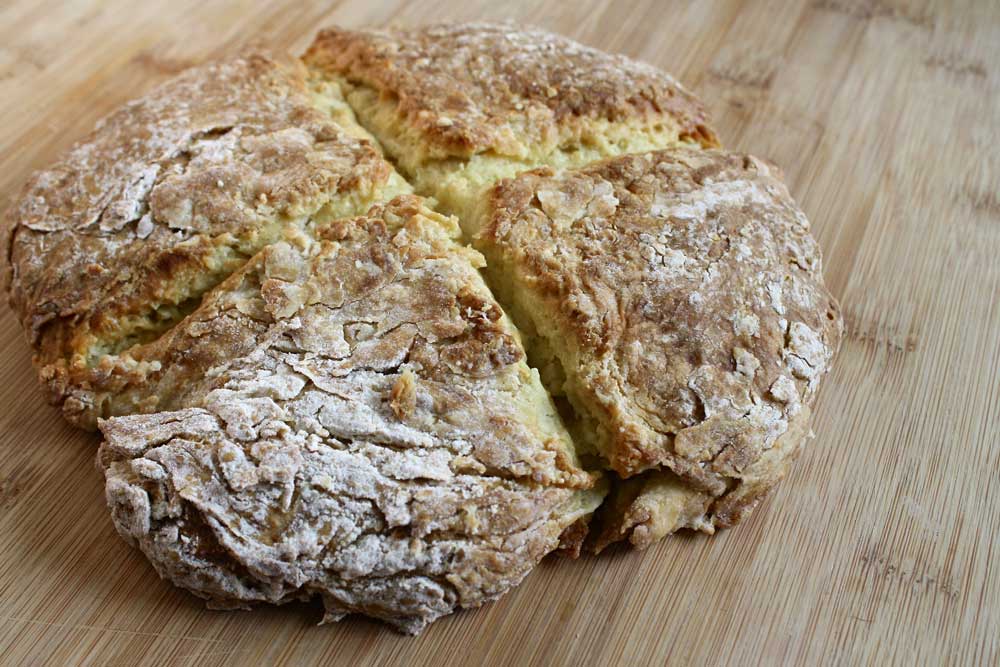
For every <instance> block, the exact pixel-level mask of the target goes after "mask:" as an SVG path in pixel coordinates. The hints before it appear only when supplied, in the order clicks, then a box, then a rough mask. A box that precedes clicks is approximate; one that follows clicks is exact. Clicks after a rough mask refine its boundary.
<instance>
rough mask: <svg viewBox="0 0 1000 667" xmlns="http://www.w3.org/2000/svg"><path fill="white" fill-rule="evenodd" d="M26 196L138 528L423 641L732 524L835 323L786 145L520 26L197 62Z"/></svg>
mask: <svg viewBox="0 0 1000 667" xmlns="http://www.w3.org/2000/svg"><path fill="white" fill-rule="evenodd" d="M397 169H398V171H397ZM449 216H456V217H449ZM10 218H11V222H12V224H11V225H10V227H9V229H8V243H7V255H8V267H9V268H8V271H7V279H8V288H9V294H10V303H11V306H12V308H13V310H14V311H15V313H16V314H17V315H18V317H19V318H20V320H21V323H22V326H23V327H24V330H25V332H26V335H27V338H28V341H29V343H30V344H31V345H32V347H33V349H34V363H35V365H36V367H37V369H38V373H39V377H40V378H41V380H42V382H43V384H44V385H45V387H46V388H47V391H48V394H49V397H50V400H51V401H52V402H53V403H54V404H56V405H58V406H59V407H60V408H61V409H62V411H63V414H64V415H65V416H66V418H67V419H69V421H71V422H72V423H74V424H76V425H78V426H81V427H83V428H90V429H93V428H95V427H99V428H100V429H101V431H102V432H103V434H104V437H105V441H104V443H103V444H102V445H101V447H100V453H99V457H98V460H99V464H100V467H101V469H102V470H103V471H104V474H105V478H106V490H107V501H108V504H109V507H110V509H111V513H112V517H113V520H114V523H115V526H116V527H117V529H118V531H119V533H121V535H122V536H123V537H124V538H125V539H127V540H128V541H129V542H130V543H132V544H134V545H136V546H137V547H138V548H140V549H141V550H142V551H143V552H144V553H145V554H146V555H147V557H148V558H149V559H150V561H151V562H152V563H153V565H154V566H155V567H156V569H157V571H158V572H159V573H160V574H161V576H163V577H165V578H168V579H170V580H171V581H173V582H174V583H176V584H177V585H179V586H183V587H184V588H186V589H188V590H190V591H192V592H194V593H195V594H196V595H199V596H201V597H203V598H205V599H206V600H208V602H209V604H211V605H213V606H217V607H246V606H250V605H252V604H254V603H258V602H272V603H281V602H284V601H287V600H291V599H300V598H309V597H312V596H320V597H322V599H323V601H324V603H325V605H326V609H327V618H328V619H339V618H340V617H342V616H343V615H345V614H349V613H363V614H367V615H369V616H373V617H376V618H380V619H382V620H385V621H386V622H388V623H391V624H393V625H394V626H396V627H398V628H400V629H401V630H403V631H406V632H418V631H420V630H421V629H422V628H423V627H424V626H425V625H426V624H427V623H429V622H431V621H433V620H434V619H435V618H438V617H439V616H441V615H443V614H447V613H449V612H451V611H453V610H455V609H457V608H460V607H470V606H476V605H479V604H481V603H482V602H484V601H486V600H490V599H494V598H496V597H498V596H499V595H502V594H503V593H504V592H505V591H507V590H509V589H510V588H511V587H512V586H514V585H516V584H517V583H518V582H519V581H520V580H521V579H522V578H523V577H524V576H525V575H526V574H527V573H528V572H529V571H530V570H531V568H532V567H533V566H534V565H535V564H536V563H538V561H539V560H540V559H541V558H542V557H544V556H545V555H546V554H547V553H549V552H551V551H552V550H554V549H556V548H558V547H561V548H562V550H563V551H564V552H568V553H570V554H575V553H579V551H580V550H581V549H583V548H588V549H592V550H600V549H602V548H603V547H604V546H606V545H607V544H610V543H612V542H616V541H619V540H629V541H631V542H632V543H633V544H635V545H637V546H646V545H648V544H650V543H651V542H653V541H654V540H656V539H658V538H660V537H663V536H664V535H667V534H669V533H671V532H673V531H675V530H677V529H680V528H694V529H698V530H702V531H705V532H713V531H714V530H715V529H716V528H717V527H723V526H729V525H732V524H734V523H736V522H738V521H739V520H740V519H741V518H742V517H743V516H745V515H746V514H747V513H748V512H749V511H750V510H751V509H752V508H753V507H754V505H756V504H757V502H758V501H759V500H760V499H761V498H763V497H764V496H765V495H766V494H767V493H768V492H769V491H770V490H771V489H773V488H774V486H775V484H776V483H777V482H778V481H779V480H780V479H781V478H782V477H783V476H784V474H785V473H786V471H787V469H788V466H789V464H790V463H791V461H792V460H793V459H794V457H795V456H796V454H797V453H798V451H799V450H800V448H801V446H802V444H803V442H804V441H805V440H806V439H807V437H808V436H809V434H810V428H809V421H810V408H811V406H812V402H813V400H814V397H815V395H816V390H817V387H818V384H819V381H820V378H821V377H822V375H823V374H824V373H825V372H826V371H827V370H828V368H829V366H830V363H831V360H832V358H833V355H834V354H835V352H836V349H837V346H838V344H839V338H840V332H841V326H842V325H841V321H840V315H839V312H838V308H837V305H836V302H835V301H834V300H833V298H832V297H831V296H830V294H829V293H828V292H827V291H826V289H825V288H824V286H823V282H822V275H821V268H820V257H819V249H818V248H817V246H816V243H815V242H814V241H813V240H812V238H811V236H810V234H809V227H808V222H807V221H806V219H805V217H804V216H803V214H802V212H801V211H800V210H799V209H798V208H797V207H796V205H795V204H794V202H793V201H792V200H791V198H790V196H789V194H788V192H787V190H786V189H785V187H784V185H782V184H781V182H780V175H779V174H778V171H777V169H776V168H775V167H774V166H772V165H769V164H768V163H767V162H765V161H763V160H759V159H757V158H754V157H751V156H746V155H740V154H733V153H728V152H725V151H723V150H721V149H720V148H719V142H718V140H717V138H716V135H715V132H714V131H713V130H712V129H711V125H710V122H709V120H708V117H707V113H706V112H705V110H704V107H703V106H702V105H701V103H700V102H699V101H698V100H697V99H696V98H695V97H694V96H693V95H692V94H691V93H690V92H688V91H687V90H685V89H684V88H683V87H682V86H681V85H680V84H679V83H678V82H677V81H675V80H674V79H673V78H672V77H670V76H669V75H667V74H665V73H663V72H661V71H659V70H657V69H655V68H653V67H650V66H649V65H645V64H641V63H637V62H635V61H632V60H629V59H627V58H624V57H622V56H614V55H609V54H605V53H602V52H600V51H596V50H594V49H590V48H587V47H584V46H582V45H580V44H577V43H575V42H572V41H570V40H567V39H565V38H562V37H558V36H555V35H551V34H549V33H545V32H542V31H538V30H527V29H519V28H514V27H512V26H510V25H503V24H447V25H438V26H430V27H424V28H418V29H411V30H391V31H351V30H343V29H330V30H325V31H323V32H321V33H320V35H319V36H318V37H317V39H316V41H315V43H314V44H313V45H312V46H311V47H310V48H309V49H308V51H307V52H306V54H305V55H304V56H302V58H301V59H295V58H291V57H277V56H271V55H267V54H260V53H253V54H247V55H244V56H241V57H237V58H234V59H231V60H227V61H223V62H217V63H212V64H208V65H205V66H202V67H198V68H194V69H191V70H189V71H187V72H185V73H183V74H181V75H180V76H179V77H177V78H176V79H174V80H173V81H171V82H168V83H167V84H165V85H163V86H161V87H160V88H158V89H156V90H154V91H153V92H151V93H149V94H148V95H146V96H145V97H144V98H142V99H140V100H138V101H136V102H133V103H131V104H128V105H126V106H125V107H123V108H122V109H120V110H119V111H117V112H115V113H113V114H112V115H110V116H109V117H108V118H106V119H105V120H104V121H103V122H102V123H101V124H100V125H99V126H98V127H97V129H96V130H95V131H94V132H93V133H92V134H91V135H90V136H89V137H88V138H86V139H85V140H84V141H82V142H81V143H79V144H77V145H76V146H75V147H74V148H73V149H72V150H70V151H69V152H68V153H67V154H66V155H65V156H64V157H63V158H62V159H61V160H60V161H59V162H57V163H56V164H55V165H54V166H52V167H50V168H49V169H46V170H43V171H41V172H39V173H37V174H36V175H35V176H34V177H33V178H32V179H31V180H30V181H29V183H28V185H27V186H26V187H25V190H24V192H23V195H22V196H21V198H20V200H19V201H18V202H17V203H15V205H14V207H13V209H12V211H11V214H10ZM474 248H475V249H474ZM481 252H482V253H484V254H485V259H484V254H480V253H481ZM480 269H483V270H484V271H482V272H481V271H480ZM484 277H485V280H484ZM491 290H492V291H491ZM494 295H496V296H494ZM508 317H509V318H510V319H508ZM515 325H516V327H517V328H515Z"/></svg>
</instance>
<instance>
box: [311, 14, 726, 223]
mask: <svg viewBox="0 0 1000 667" xmlns="http://www.w3.org/2000/svg"><path fill="white" fill-rule="evenodd" d="M303 59H304V61H305V62H306V64H307V65H308V66H309V67H310V69H311V70H312V71H313V72H315V73H316V74H317V76H320V77H328V78H333V79H335V80H337V81H339V82H340V83H341V85H342V86H343V87H344V89H345V91H346V96H347V99H348V100H349V101H350V103H351V105H352V106H353V107H354V109H355V110H356V112H357V114H358V119H359V121H360V122H361V123H362V124H363V125H364V126H365V127H366V128H367V129H368V130H369V131H371V132H372V133H373V134H374V135H375V136H376V137H377V138H378V140H379V141H380V142H381V144H382V145H383V147H384V148H385V150H386V152H387V154H388V155H390V156H391V157H392V158H393V160H394V161H395V162H396V164H397V165H398V166H399V168H400V169H401V171H402V172H403V174H404V175H405V176H406V177H407V178H409V179H410V181H411V182H412V183H413V185H414V187H415V188H416V190H417V192H419V193H420V194H424V195H428V196H433V197H435V198H436V199H437V200H438V202H439V204H440V205H441V206H443V207H444V210H446V211H447V212H451V213H455V214H457V215H459V216H460V217H461V218H462V224H463V225H465V224H466V222H467V221H469V220H471V217H470V216H469V215H468V213H469V212H470V211H471V208H472V206H473V202H474V201H475V200H476V199H477V198H478V197H479V195H480V193H481V191H482V189H483V188H484V187H487V186H489V185H492V183H493V182H494V181H496V180H498V179H500V178H502V177H507V176H513V175H514V174H516V173H518V172H520V171H523V170H525V169H528V168H532V167H537V166H541V165H552V166H556V167H566V166H579V165H582V164H586V163H588V162H591V161H593V160H596V159H600V158H603V157H608V156H612V155H619V154H622V153H629V152H639V151H644V150H651V149H655V148H663V147H665V146H669V145H673V144H677V143H692V144H696V145H701V146H706V147H708V146H716V145H718V141H717V139H716V137H715V133H714V132H713V130H712V129H711V128H710V127H709V120H708V115H707V113H706V111H705V109H704V107H703V106H702V104H701V102H700V101H699V100H698V99H697V98H696V97H695V96H694V95H692V94H691V93H690V92H688V91H687V90H685V89H684V88H683V87H682V86H681V85H680V84H679V83H678V82H677V81H676V80H675V79H674V78H673V77H671V76H670V75H669V74H667V73H665V72H663V71H661V70H659V69H656V68H654V67H651V66H649V65H646V64H644V63H640V62H637V61H634V60H631V59H629V58H626V57H624V56H621V55H612V54H608V53H604V52H602V51H598V50H597V49H592V48H589V47H586V46H584V45H582V44H579V43H577V42H574V41H572V40H570V39H567V38H565V37H561V36H558V35H554V34H552V33H549V32H546V31H543V30H537V29H531V28H523V27H515V26H513V25H511V24H503V23H446V24H440V25H432V26H425V27H421V28H416V29H412V30H364V31H355V30H344V29H340V28H332V29H329V30H324V31H322V32H321V33H320V34H319V36H318V37H317V38H316V40H315V42H314V43H313V45H312V46H311V47H310V48H309V50H308V51H307V53H306V54H305V56H304V57H303ZM474 231H475V230H471V229H466V232H467V233H468V234H472V233H473V232H474Z"/></svg>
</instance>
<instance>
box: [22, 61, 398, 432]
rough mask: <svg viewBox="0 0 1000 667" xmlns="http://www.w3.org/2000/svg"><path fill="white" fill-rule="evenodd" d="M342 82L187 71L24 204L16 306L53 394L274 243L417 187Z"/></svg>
mask: <svg viewBox="0 0 1000 667" xmlns="http://www.w3.org/2000/svg"><path fill="white" fill-rule="evenodd" d="M365 136H367V133H366V132H365V131H364V130H363V129H362V128H361V127H360V126H358V125H357V124H356V123H355V121H354V120H353V114H352V113H351V111H350V109H349V107H347V105H346V103H345V102H344V101H343V99H342V98H341V97H340V96H339V91H338V90H337V89H336V87H335V86H325V87H322V88H311V87H309V86H308V85H307V80H306V72H305V69H304V68H303V67H302V66H301V65H300V64H298V63H296V62H295V61H292V60H290V59H280V58H276V57H272V56H269V55H264V54H252V55H247V56H243V57H239V58H235V59H232V60H228V61H223V62H216V63H211V64H207V65H204V66H202V67H196V68H193V69H190V70H188V71H186V72H184V73H183V74H181V75H180V76H178V77H177V78H175V79H173V80H171V81H170V82H168V83H166V84H164V85H163V86H161V87H160V88H157V89H156V90H154V91H153V92H151V93H150V94H148V95H146V96H145V97H143V98H140V99H138V100H136V101H134V102H132V103H130V104H127V105H125V106H124V107H122V108H121V109H119V110H118V111H116V112H114V113H113V114H111V115H110V116H108V117H107V118H105V119H104V120H103V121H102V122H101V124H100V125H99V126H98V128H97V129H96V130H95V131H94V132H93V133H92V134H91V135H90V136H89V137H87V138H86V139H84V140H83V141H81V142H80V143H79V144H77V145H76V146H75V147H74V148H73V149H72V150H71V151H69V153H68V154H67V155H66V156H65V157H64V158H63V159H62V160H60V161H59V162H58V163H56V164H55V165H53V166H52V167H50V168H48V169H45V170H43V171H40V172H38V173H37V174H35V175H34V177H33V178H32V179H31V181H30V182H29V183H28V184H27V186H26V187H25V190H24V192H23V195H22V197H21V199H20V201H19V202H18V203H17V204H16V205H15V207H14V208H13V209H12V211H11V215H10V217H11V219H12V223H13V224H12V227H11V229H10V232H9V238H8V247H7V252H8V260H9V261H8V265H9V269H8V271H9V273H8V284H9V286H10V302H11V306H12V308H13V309H14V311H15V312H16V313H17V314H18V316H19V317H20V319H21V323H22V325H23V327H24V329H25V331H26V333H27V335H28V338H29V341H30V342H31V344H32V346H33V347H34V349H35V352H36V355H35V363H36V366H37V367H38V370H39V374H40V375H41V377H42V379H43V381H44V382H45V383H46V385H47V387H48V389H49V392H50V397H51V400H52V401H53V402H54V403H56V404H58V405H61V406H62V408H63V411H64V414H65V415H66V417H67V418H68V419H69V420H70V421H72V422H74V423H76V424H78V425H80V426H84V427H88V428H93V427H94V426H95V424H96V421H95V420H96V418H97V417H100V416H102V415H106V414H107V413H106V412H105V408H104V406H102V405H99V404H92V403H86V402H80V401H79V400H78V399H77V398H74V397H73V396H74V394H79V393H80V392H79V391H77V390H79V389H81V388H83V389H86V388H88V387H93V386H95V385H99V384H101V383H102V382H104V381H105V380H106V378H105V375H106V369H107V368H111V367H117V366H118V365H120V361H121V360H120V359H119V358H118V356H119V354H120V353H121V352H123V351H125V350H127V349H129V348H131V347H133V346H134V345H136V344H141V343H144V342H147V341H150V340H155V339H156V338H157V337H158V336H159V335H160V334H162V333H163V332H164V331H167V330H169V329H170V327H171V326H172V325H173V324H175V323H176V322H177V321H179V320H180V319H181V318H183V317H184V316H185V315H186V314H188V313H189V312H190V311H191V310H192V309H194V308H195V307H197V305H198V301H199V299H200V297H201V295H202V294H203V293H204V292H205V291H206V290H208V289H210V288H211V287H213V286H214V285H216V284H218V283H219V282H220V281H222V280H223V279H224V278H225V277H226V276H228V275H229V274H230V273H232V272H233V271H234V270H235V269H237V268H238V267H239V266H241V265H242V264H243V263H244V262H246V261H247V259H249V258H250V257H251V256H252V255H253V254H254V253H256V252H257V251H258V250H260V249H261V248H263V247H265V246H267V245H269V244H272V243H275V242H278V241H280V240H281V239H283V238H286V237H288V236H295V235H298V234H302V233H309V230H310V229H311V228H312V227H313V226H314V225H315V224H316V223H317V222H322V221H325V220H330V219H334V218H338V217H342V216H349V215H358V214H361V213H364V212H365V211H366V210H367V209H368V208H369V207H370V206H371V205H372V204H373V203H375V202H377V201H385V200H387V199H390V198H391V197H392V196H394V195H396V194H399V193H403V192H409V191H410V187H409V186H408V185H407V184H406V183H405V182H404V181H403V180H402V179H401V178H400V177H399V176H398V175H397V174H396V173H395V172H394V170H393V168H392V166H391V165H390V164H389V163H387V162H386V161H385V160H384V159H383V158H382V156H381V154H380V152H379V150H378V148H377V147H376V146H375V145H374V144H373V143H372V141H370V140H369V139H365V138H364V137H365Z"/></svg>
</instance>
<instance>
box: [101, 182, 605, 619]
mask: <svg viewBox="0 0 1000 667" xmlns="http://www.w3.org/2000/svg"><path fill="white" fill-rule="evenodd" d="M457 233H458V228H457V225H456V224H455V223H454V222H453V221H450V220H448V219H445V218H442V217H441V216H439V215H438V214H435V213H433V212H431V211H429V210H427V209H426V208H424V207H423V205H422V203H421V201H420V200H419V199H418V198H416V197H413V196H403V197H399V198H397V199H394V200H393V201H392V202H391V203H390V204H388V205H386V206H376V207H374V208H373V209H372V210H371V211H370V212H369V214H368V215H367V216H364V217H361V218H358V219H355V220H342V221H338V222H335V223H333V224H331V225H328V226H325V227H321V228H319V229H318V230H317V234H316V236H317V240H309V239H302V241H301V243H300V244H297V245H296V244H290V243H284V242H281V243H277V244H274V245H271V246H269V247H268V248H266V249H265V250H263V251H261V252H260V253H259V254H258V255H256V256H255V257H254V258H253V259H251V260H250V261H249V262H248V263H247V265H246V266H245V267H243V268H242V269H241V270H240V271H238V272H237V273H236V274H234V275H233V276H231V277H230V278H229V279H228V280H226V281H225V282H224V283H223V284H222V285H220V286H219V287H218V288H217V289H215V290H213V291H212V292H210V293H209V294H208V295H207V296H206V298H205V300H204V303H203V304H202V305H201V307H200V308H199V309H198V310H197V311H196V312H195V313H193V314H192V315H191V316H189V317H188V318H187V319H186V320H184V321H183V322H182V323H180V324H179V325H177V326H176V327H174V329H173V330H172V331H171V332H170V334H168V335H167V336H165V337H163V338H161V339H160V340H159V341H157V342H156V343H154V344H151V345H148V346H145V347H143V348H140V349H138V350H136V353H135V356H136V357H137V359H136V360H137V361H140V358H141V363H143V364H144V365H146V366H147V367H152V366H153V364H152V359H153V358H154V357H155V358H157V360H158V361H157V363H156V364H155V366H156V367H157V370H155V371H153V372H150V373H149V374H147V375H146V376H145V377H143V378H142V379H141V380H140V381H139V382H138V383H137V384H136V385H135V386H134V387H129V388H126V390H125V393H128V392H129V391H133V392H137V394H138V395H140V396H146V397H147V398H149V399H151V401H152V402H147V403H145V404H143V405H142V406H141V409H143V410H150V411H157V412H156V413H155V414H150V415H135V414H132V415H130V416H127V417H121V418H114V419H111V420H108V421H104V422H102V426H101V428H102V431H103V432H104V434H105V436H106V437H107V443H106V444H105V445H104V446H103V448H102V454H101V461H102V464H103V466H104V467H105V469H106V475H107V494H108V501H109V504H110V506H111V508H112V512H113V516H114V518H115V522H116V525H117V526H118V529H119V531H120V532H121V533H122V534H123V535H124V536H125V537H126V538H127V539H129V540H130V541H133V542H134V543H137V544H138V545H139V546H140V547H141V548H142V549H143V551H144V552H145V553H146V554H147V555H148V556H149V557H150V559H151V560H152V561H153V562H154V564H155V565H156V567H157V569H158V570H159V571H160V572H161V573H163V574H164V575H165V576H168V577H170V578H171V579H172V580H173V581H174V582H175V583H177V584H178V585H181V586H184V587H186V588H188V589H190V590H192V591H193V592H195V593H197V594H198V595H201V596H203V597H206V598H207V599H209V600H210V601H211V602H212V603H213V604H215V605H222V606H234V605H236V606H238V605H246V604H250V603H253V602H258V601H269V602H281V601H284V600H287V599H291V598H296V597H302V596H306V597H308V596H309V595H311V594H322V595H323V597H324V600H325V602H326V604H327V609H328V616H329V617H330V618H337V617H339V616H341V615H343V614H345V613H351V612H358V613H365V614H369V615H372V616H375V617H378V618H382V619H385V620H387V621H389V622H391V623H394V624H396V625H397V626H398V627H400V628H401V629H404V630H406V631H410V632H416V631H419V630H420V629H421V628H422V627H423V626H424V625H425V624H426V623H428V622H430V621H432V620H434V619H435V618H437V617H438V616H440V615H442V614H445V613H449V612H451V611H453V610H454V609H455V608H457V607H468V606H477V605H478V604H481V603H482V602H483V601H485V600H489V599H492V598H495V597H497V596H499V595H501V594H502V593H504V592H505V591H506V590H507V589H508V588H510V587H511V586H513V585H515V584H516V583H517V582H518V581H520V579H521V578H522V577H524V576H525V575H526V574H527V573H528V571H529V570H530V569H531V568H532V567H533V566H534V565H535V564H536V563H537V562H538V561H539V560H540V559H541V558H542V557H543V556H544V555H545V554H546V553H548V552H549V551H552V550H553V549H555V548H556V547H557V546H558V542H559V535H560V534H561V533H562V532H563V530H564V529H565V528H566V526H568V525H569V524H571V523H573V522H574V521H575V520H576V519H577V518H579V516H581V515H582V514H584V513H588V512H589V511H591V510H592V509H593V505H594V504H596V502H597V501H598V500H599V498H600V493H599V492H598V491H595V490H593V487H594V485H595V482H596V481H597V476H595V475H592V474H589V473H586V472H584V471H583V470H581V469H580V468H579V466H578V465H577V464H576V463H575V462H574V458H573V456H572V450H571V444H570V442H569V439H568V436H567V435H566V434H565V432H564V431H562V430H561V428H558V427H557V426H556V422H554V421H553V422H552V427H545V426H543V425H541V422H542V421H544V416H543V415H542V414H540V411H544V410H547V409H551V405H548V404H547V403H546V404H544V405H538V404H537V403H534V402H533V396H535V395H536V394H535V393H534V392H533V388H532V386H531V385H532V383H534V382H537V380H536V379H534V376H533V374H532V372H531V371H530V370H529V369H528V367H527V366H526V365H525V363H524V361H523V357H524V354H523V352H522V351H521V349H520V347H519V346H518V344H517V343H516V340H515V338H514V334H513V330H512V329H511V328H510V325H509V324H508V323H507V322H506V321H505V320H504V319H503V318H502V317H501V313H500V309H499V307H498V306H497V305H496V303H495V302H494V301H493V299H492V297H491V295H490V293H489V291H488V289H487V288H486V286H485V284H484V283H483V281H482V278H481V277H480V275H479V273H478V271H477V270H476V266H477V265H481V263H482V258H481V257H480V256H479V255H478V253H476V252H475V251H474V250H472V249H470V248H465V247H462V246H459V245H458V244H456V243H455V242H454V240H453V237H454V236H456V235H457ZM538 392H539V394H540V392H541V390H540V388H538ZM120 396H121V393H119V395H118V397H119V400H120ZM546 402H547V399H546ZM161 410H177V411H175V412H161ZM135 411H136V410H135V406H129V408H128V409H127V410H126V412H130V413H131V412H135ZM281 499H284V500H281ZM588 499H589V500H588ZM206 549H207V550H208V552H209V553H206ZM278 560H280V561H281V563H282V564H281V565H280V567H279V565H278V564H277V561H278Z"/></svg>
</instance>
